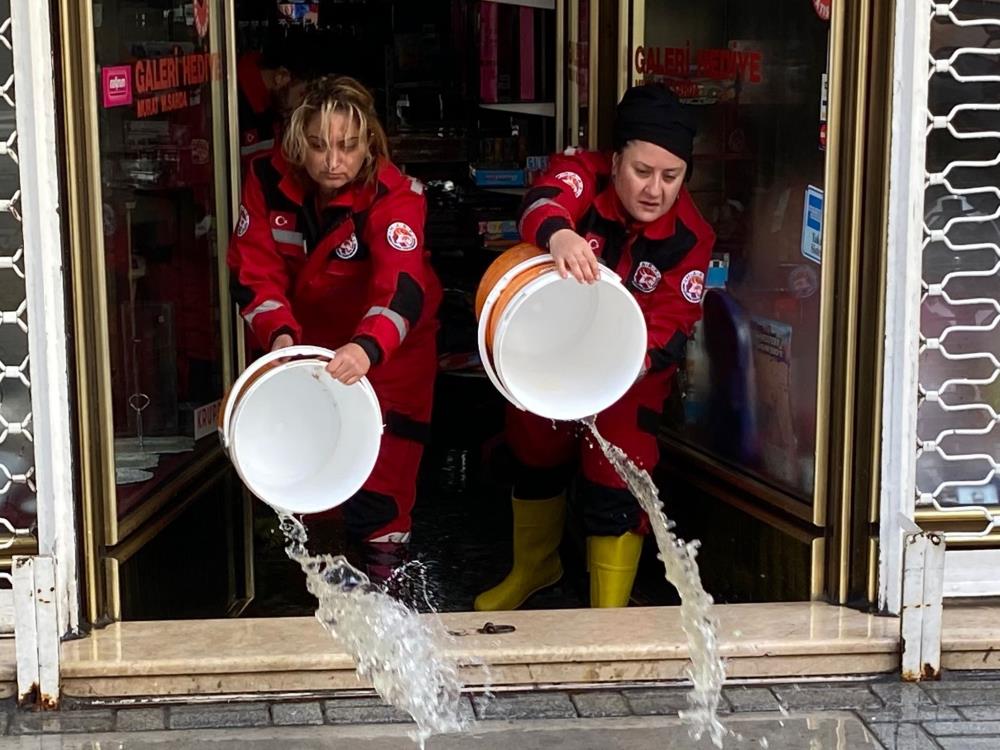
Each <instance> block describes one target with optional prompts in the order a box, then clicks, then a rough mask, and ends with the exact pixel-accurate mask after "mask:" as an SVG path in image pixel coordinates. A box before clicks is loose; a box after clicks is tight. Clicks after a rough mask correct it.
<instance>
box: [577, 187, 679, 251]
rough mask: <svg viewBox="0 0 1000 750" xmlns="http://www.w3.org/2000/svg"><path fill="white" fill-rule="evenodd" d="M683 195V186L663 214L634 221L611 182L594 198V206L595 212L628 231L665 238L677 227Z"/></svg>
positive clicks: (648, 236) (651, 237)
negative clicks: (647, 219) (650, 218)
mask: <svg viewBox="0 0 1000 750" xmlns="http://www.w3.org/2000/svg"><path fill="white" fill-rule="evenodd" d="M683 197H684V188H681V192H680V194H678V196H677V200H676V201H675V202H674V205H673V206H672V207H671V208H670V210H669V211H667V212H666V213H665V214H664V215H663V216H661V217H660V218H659V219H657V220H656V221H653V222H649V223H643V222H639V221H636V220H635V219H633V218H632V217H631V216H629V215H628V213H627V212H626V211H625V207H624V206H623V205H622V202H621V199H620V198H619V197H618V192H617V191H616V190H615V186H614V185H613V184H609V185H608V186H607V187H606V188H605V189H604V190H603V192H601V194H600V195H598V196H597V198H595V199H594V208H596V209H597V213H599V214H600V215H601V216H603V217H604V218H605V219H610V220H611V221H614V222H617V223H619V224H621V225H622V226H624V227H625V228H626V229H627V230H628V231H630V232H636V233H641V234H642V235H643V236H644V237H646V238H648V239H651V240H665V239H666V238H667V237H672V236H673V234H674V232H675V231H676V227H677V207H678V205H679V204H680V202H681V200H682V199H683Z"/></svg>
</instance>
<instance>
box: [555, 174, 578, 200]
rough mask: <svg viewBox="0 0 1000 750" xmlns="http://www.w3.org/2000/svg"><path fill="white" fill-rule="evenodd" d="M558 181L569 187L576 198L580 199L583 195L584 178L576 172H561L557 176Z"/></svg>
mask: <svg viewBox="0 0 1000 750" xmlns="http://www.w3.org/2000/svg"><path fill="white" fill-rule="evenodd" d="M556 179H557V180H559V182H562V183H563V184H566V185H569V187H570V189H571V190H572V191H573V195H574V196H575V197H577V198H579V197H580V196H581V195H583V178H582V177H581V176H580V175H578V174H577V173H576V172H560V173H559V174H557V175H556Z"/></svg>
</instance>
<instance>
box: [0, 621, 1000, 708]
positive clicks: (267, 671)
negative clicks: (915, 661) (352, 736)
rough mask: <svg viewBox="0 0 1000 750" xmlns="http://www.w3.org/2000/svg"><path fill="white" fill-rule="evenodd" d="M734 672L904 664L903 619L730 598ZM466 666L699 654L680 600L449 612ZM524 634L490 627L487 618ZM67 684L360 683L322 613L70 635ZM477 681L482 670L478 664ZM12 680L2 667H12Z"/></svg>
mask: <svg viewBox="0 0 1000 750" xmlns="http://www.w3.org/2000/svg"><path fill="white" fill-rule="evenodd" d="M716 613H717V615H718V618H719V621H720V625H721V627H720V631H719V640H720V650H721V653H722V655H723V656H724V658H725V659H726V660H727V672H728V675H729V676H730V678H761V679H781V678H789V679H793V678H803V677H835V676H849V675H860V674H877V673H885V672H893V671H897V670H898V669H899V664H900V658H899V637H898V636H899V620H898V619H897V618H894V617H882V616H874V615H868V614H864V613H861V612H857V611H855V610H851V609H846V608H842V607H836V606H832V605H829V604H823V603H815V602H813V603H810V602H801V603H776V604H736V605H721V606H719V607H717V608H716ZM440 619H441V622H442V624H443V625H444V627H445V628H447V629H448V630H450V631H455V632H461V633H467V634H464V635H460V636H458V637H456V638H455V641H454V646H453V648H454V650H455V653H456V655H457V656H459V657H460V658H461V659H462V660H463V661H464V662H474V663H482V664H487V665H489V673H490V677H489V682H490V684H491V685H494V686H497V687H505V686H510V687H514V686H531V685H553V686H557V685H563V686H570V685H579V684H592V683H604V682H607V683H614V682H645V681H663V680H677V679H682V678H683V677H684V669H685V666H686V665H687V661H688V650H687V645H686V643H685V640H684V634H683V632H682V630H681V627H680V616H679V609H678V608H677V607H656V608H629V609H621V610H586V609H581V610H562V611H521V612H499V613H492V614H482V613H458V614H446V615H441V616H440ZM487 621H490V622H493V623H494V624H496V625H513V626H514V628H515V629H514V631H513V632H509V633H503V634H494V635H486V634H479V633H477V632H476V631H477V630H478V629H479V628H482V627H483V625H484V624H485V623H486V622H487ZM61 662H62V663H61V670H62V690H63V694H64V695H66V696H72V697H79V698H98V697H128V696H170V695H177V696H180V695H203V696H210V695H221V694H227V695H229V694H241V693H257V692H260V693H288V692H300V691H301V692H313V691H330V690H357V689H365V688H367V687H368V685H366V684H365V683H363V682H361V681H359V680H358V678H357V677H356V676H355V674H354V663H353V661H352V659H351V657H350V656H349V655H348V654H347V653H346V652H345V651H344V650H343V649H342V648H341V647H339V646H338V643H337V641H336V640H334V639H333V638H331V637H330V636H329V635H327V634H326V632H325V631H324V630H323V629H322V627H321V626H320V625H319V623H317V622H316V621H315V620H314V619H312V618H274V619H252V620H240V619H234V620H201V621H161V622H125V623H116V624H113V625H110V626H108V627H106V628H103V629H101V630H98V631H95V632H93V633H92V634H90V635H89V636H88V637H86V638H84V639H80V640H76V641H68V642H66V643H64V644H63V645H62V652H61ZM943 666H944V667H945V668H950V669H990V668H994V669H1000V606H994V605H979V604H965V605H962V606H961V607H949V608H948V609H947V610H946V614H945V640H944V656H943ZM464 670H465V671H464V674H463V679H464V680H465V682H466V684H467V685H469V686H471V687H475V686H481V685H482V684H483V683H484V682H485V677H484V671H483V669H482V668H480V667H473V666H470V667H466V668H464ZM0 676H2V673H0Z"/></svg>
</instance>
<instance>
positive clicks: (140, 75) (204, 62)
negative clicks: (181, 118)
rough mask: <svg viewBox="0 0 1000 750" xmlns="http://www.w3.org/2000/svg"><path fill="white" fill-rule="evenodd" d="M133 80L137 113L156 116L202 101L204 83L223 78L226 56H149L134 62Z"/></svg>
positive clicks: (206, 53) (191, 54)
mask: <svg viewBox="0 0 1000 750" xmlns="http://www.w3.org/2000/svg"><path fill="white" fill-rule="evenodd" d="M132 80H133V82H134V86H133V88H134V92H135V96H136V97H137V98H136V115H137V116H138V117H139V118H143V117H152V116H154V115H160V114H164V113H167V112H173V111H175V110H178V109H186V108H187V107H192V106H195V105H197V104H199V103H200V102H201V96H200V89H201V86H202V85H204V84H206V83H209V82H210V81H221V80H222V60H221V57H220V55H219V54H218V53H210V52H191V53H187V54H180V53H179V52H178V53H175V54H173V55H165V56H163V57H153V58H146V59H144V60H137V61H136V62H135V63H134V70H133V75H132Z"/></svg>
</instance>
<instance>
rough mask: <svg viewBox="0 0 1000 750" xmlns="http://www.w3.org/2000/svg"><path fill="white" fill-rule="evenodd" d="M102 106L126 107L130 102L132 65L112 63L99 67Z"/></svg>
mask: <svg viewBox="0 0 1000 750" xmlns="http://www.w3.org/2000/svg"><path fill="white" fill-rule="evenodd" d="M101 89H102V90H103V92H104V107H105V108H108V107H126V106H128V105H129V104H131V103H132V67H131V66H129V65H112V66H109V67H106V68H102V69H101Z"/></svg>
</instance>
